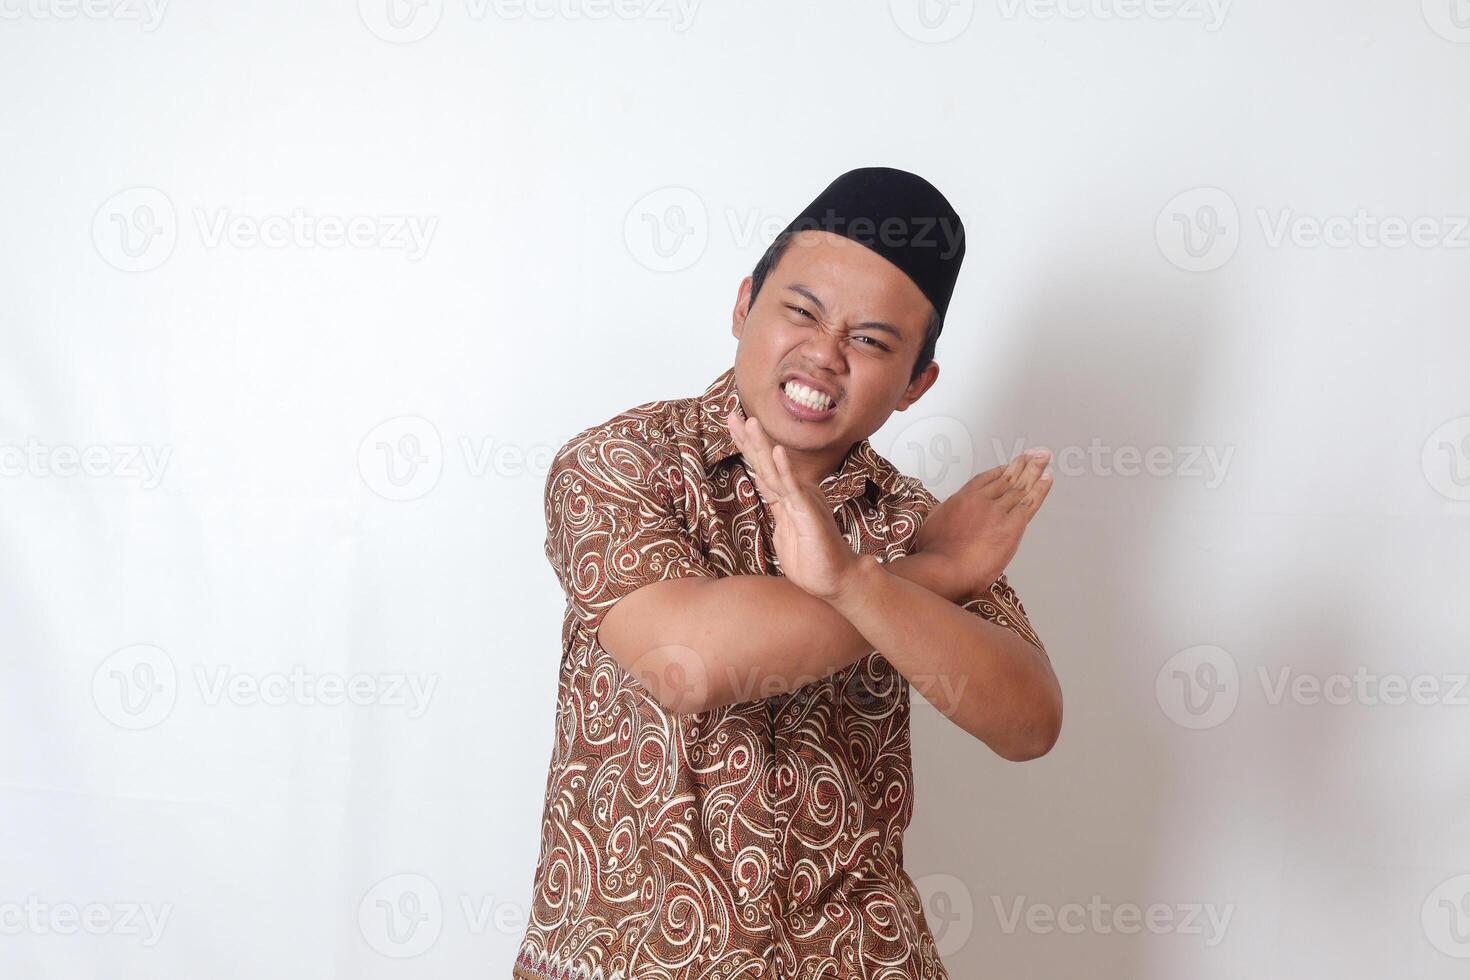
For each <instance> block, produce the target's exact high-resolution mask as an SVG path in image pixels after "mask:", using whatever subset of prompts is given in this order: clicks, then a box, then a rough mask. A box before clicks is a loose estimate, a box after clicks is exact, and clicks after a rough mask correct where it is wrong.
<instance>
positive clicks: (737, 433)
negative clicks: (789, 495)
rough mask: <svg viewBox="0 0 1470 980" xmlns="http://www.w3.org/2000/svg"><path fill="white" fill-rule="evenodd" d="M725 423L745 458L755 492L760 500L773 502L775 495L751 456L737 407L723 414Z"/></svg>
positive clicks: (743, 422) (743, 423)
mask: <svg viewBox="0 0 1470 980" xmlns="http://www.w3.org/2000/svg"><path fill="white" fill-rule="evenodd" d="M725 424H726V425H727V426H728V427H729V429H730V438H731V439H733V440H734V441H735V447H736V448H737V449H739V450H740V454H741V456H742V457H743V458H744V459H745V465H746V468H747V469H749V470H750V478H751V480H752V481H753V482H754V483H755V489H756V492H758V493H759V494H760V497H761V499H762V500H765V501H769V502H772V503H774V502H775V497H774V496H773V494H772V492H771V489H770V488H769V487H768V486H767V485H766V481H765V478H764V476H763V475H762V474H761V472H760V467H759V466H758V465H757V464H756V461H755V459H754V458H752V456H751V453H750V437H749V435H748V434H747V430H746V427H745V419H744V417H742V416H741V415H740V412H739V410H738V409H733V408H732V409H731V410H730V414H729V415H727V416H725Z"/></svg>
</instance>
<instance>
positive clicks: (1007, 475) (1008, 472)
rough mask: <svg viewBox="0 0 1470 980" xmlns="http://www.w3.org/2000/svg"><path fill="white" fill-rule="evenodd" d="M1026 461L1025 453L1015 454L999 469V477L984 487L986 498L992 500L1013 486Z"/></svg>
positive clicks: (1027, 457)
mask: <svg viewBox="0 0 1470 980" xmlns="http://www.w3.org/2000/svg"><path fill="white" fill-rule="evenodd" d="M1028 459H1030V457H1029V456H1027V455H1026V454H1025V453H1017V454H1016V457H1015V458H1014V459H1012V460H1011V461H1010V462H1009V463H1007V464H1005V466H1003V467H1002V468H1001V471H1000V476H999V477H997V478H996V479H994V480H992V481H990V483H988V484H987V485H986V487H985V493H986V496H988V497H990V499H991V500H994V499H996V498H997V497H999V496H1001V495H1002V494H1004V493H1005V492H1006V491H1007V490H1009V489H1010V488H1011V487H1012V486H1013V485H1014V484H1015V482H1016V477H1018V476H1020V474H1021V470H1022V469H1023V468H1024V467H1025V466H1026V461H1027V460H1028Z"/></svg>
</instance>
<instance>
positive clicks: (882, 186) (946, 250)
mask: <svg viewBox="0 0 1470 980" xmlns="http://www.w3.org/2000/svg"><path fill="white" fill-rule="evenodd" d="M786 230H787V231H828V232H831V233H832V234H834V235H841V236H843V237H844V238H850V239H852V240H853V241H855V242H858V243H859V244H861V245H866V246H867V247H868V248H870V249H872V250H873V251H874V252H877V253H878V254H879V255H881V256H883V257H884V258H885V259H887V260H888V261H889V262H892V263H893V264H894V265H896V266H898V268H899V269H900V270H902V271H903V272H904V274H906V275H907V276H908V277H909V278H910V279H912V280H913V281H914V285H916V286H918V287H919V291H920V292H922V293H923V294H924V295H925V296H927V297H928V298H929V302H931V303H933V304H934V309H935V310H936V311H937V312H938V313H939V319H940V322H941V323H943V321H944V314H945V311H946V310H948V309H949V298H950V296H951V295H953V294H954V284H955V280H956V279H957V278H959V274H960V263H961V262H963V261H964V258H965V226H964V223H963V222H961V221H960V216H959V214H958V213H956V212H955V209H954V208H953V207H951V206H950V203H949V201H947V200H946V199H945V197H944V195H943V194H941V193H939V189H938V188H936V187H935V186H934V185H933V184H931V183H929V182H928V181H927V180H925V179H924V178H923V177H920V176H918V175H917V174H911V173H909V172H908V171H906V170H895V169H894V168H892V167H863V168H862V169H859V170H849V171H848V172H847V173H845V174H843V175H842V176H841V177H838V178H837V179H836V180H834V181H832V183H831V184H829V185H827V189H826V190H824V191H822V193H820V194H818V195H817V197H816V199H815V200H814V201H812V203H810V204H808V205H807V206H806V208H805V209H804V210H803V211H802V212H801V214H799V215H797V216H796V217H795V218H793V219H792V220H791V223H790V224H789V225H787V226H786Z"/></svg>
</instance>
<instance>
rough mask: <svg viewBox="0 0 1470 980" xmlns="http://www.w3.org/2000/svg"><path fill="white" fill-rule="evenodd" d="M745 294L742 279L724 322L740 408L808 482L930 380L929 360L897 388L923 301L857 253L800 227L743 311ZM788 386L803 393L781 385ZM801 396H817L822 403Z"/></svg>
mask: <svg viewBox="0 0 1470 980" xmlns="http://www.w3.org/2000/svg"><path fill="white" fill-rule="evenodd" d="M750 286H751V279H750V277H749V276H747V277H746V278H745V280H744V281H743V282H742V283H741V284H740V293H739V296H738V298H737V300H736V304H735V314H734V329H733V333H734V334H735V336H736V337H737V338H739V340H740V344H739V348H738V350H737V351H736V354H735V383H736V387H737V388H738V390H739V393H740V402H741V405H742V407H743V408H744V410H745V413H746V414H747V415H749V416H753V417H755V418H757V419H759V420H760V422H761V426H762V427H763V428H764V429H765V430H766V431H767V433H768V434H769V435H770V437H771V439H772V440H774V441H775V442H777V443H780V444H781V445H784V446H786V447H787V450H788V452H789V453H790V454H791V456H792V457H793V458H794V459H801V460H804V461H805V462H806V464H807V465H808V466H809V467H811V468H812V469H813V470H814V471H815V472H816V473H818V474H820V473H826V472H830V471H831V470H832V469H835V468H836V466H837V464H838V463H840V462H841V460H842V457H843V456H845V455H846V454H847V451H848V450H849V449H850V448H851V447H852V444H853V443H855V442H858V441H860V440H862V439H866V438H867V437H868V436H870V435H872V434H873V433H874V432H876V431H878V429H879V428H880V427H882V425H883V423H884V422H885V421H887V419H888V416H889V415H890V414H892V413H893V412H894V411H895V410H896V411H900V412H901V411H904V410H905V409H907V408H908V407H909V405H911V404H913V403H914V402H915V401H917V400H918V398H919V396H920V395H922V394H923V393H924V392H925V391H927V390H928V389H929V387H930V386H931V385H932V384H933V383H934V381H935V379H936V378H937V377H938V375H939V366H938V364H935V363H930V364H929V365H928V367H926V368H925V369H924V371H923V372H921V373H920V375H919V376H918V377H917V378H915V379H914V380H913V381H912V382H910V381H909V374H910V372H912V371H913V367H914V362H915V360H916V358H917V357H918V354H919V349H920V348H921V347H922V346H923V345H924V330H925V328H926V327H927V326H928V322H929V311H930V304H929V300H928V299H927V298H926V297H925V296H924V294H923V293H922V292H920V290H919V287H918V286H916V285H914V283H913V281H912V280H911V279H909V277H908V276H906V275H904V273H903V272H901V271H900V270H899V269H898V267H897V266H895V265H893V264H892V263H891V262H889V261H888V260H887V259H885V258H883V257H882V256H881V255H878V254H877V253H876V252H873V251H871V250H870V249H868V248H866V247H865V246H863V245H860V244H858V243H856V242H853V241H851V240H849V239H847V238H844V237H842V236H841V235H835V234H832V233H831V232H826V231H816V230H808V231H802V232H800V233H798V234H797V235H796V236H795V237H794V238H793V239H792V240H791V242H790V244H789V245H788V246H787V248H786V251H785V252H784V253H783V254H782V256H781V259H780V261H779V262H777V264H776V267H775V268H774V269H772V270H771V272H770V273H769V274H768V275H767V276H766V280H765V282H764V283H763V284H762V285H761V291H760V295H759V296H757V297H756V301H755V303H754V305H752V304H751V302H750ZM793 380H795V381H797V382H798V383H800V384H802V385H804V386H805V387H806V388H807V389H809V390H808V391H805V392H803V391H802V390H800V389H792V388H790V387H787V383H788V382H790V381H793ZM812 390H815V391H816V392H820V393H823V394H825V395H827V396H828V399H827V401H826V404H825V406H823V405H822V398H821V396H820V395H815V396H814V395H813V394H812ZM793 396H794V397H793ZM803 402H805V404H803ZM814 406H817V407H814Z"/></svg>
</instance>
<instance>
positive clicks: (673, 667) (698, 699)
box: [626, 646, 716, 715]
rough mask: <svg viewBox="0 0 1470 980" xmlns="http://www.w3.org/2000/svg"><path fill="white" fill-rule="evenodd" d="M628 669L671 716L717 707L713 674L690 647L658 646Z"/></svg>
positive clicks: (691, 713)
mask: <svg viewBox="0 0 1470 980" xmlns="http://www.w3.org/2000/svg"><path fill="white" fill-rule="evenodd" d="M626 669H627V671H628V672H629V673H630V674H632V675H633V677H634V679H635V680H637V681H638V683H639V684H640V685H642V687H643V689H644V691H646V692H647V693H648V696H649V697H650V698H652V699H653V701H654V702H655V703H656V704H657V705H658V706H659V707H660V708H662V709H663V710H664V711H666V712H668V713H669V714H671V715H694V714H699V713H700V712H703V711H709V710H710V709H711V708H713V707H715V706H716V705H715V702H714V701H713V700H712V699H711V691H710V685H709V671H708V670H707V669H706V666H705V664H704V662H703V660H701V659H700V658H699V657H698V655H696V654H695V653H694V651H693V650H690V649H688V648H687V647H679V646H666V647H657V648H655V649H653V650H651V651H649V653H648V654H646V655H644V656H642V657H640V658H638V660H637V661H636V662H634V663H632V664H629V665H628V666H627V668H626Z"/></svg>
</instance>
